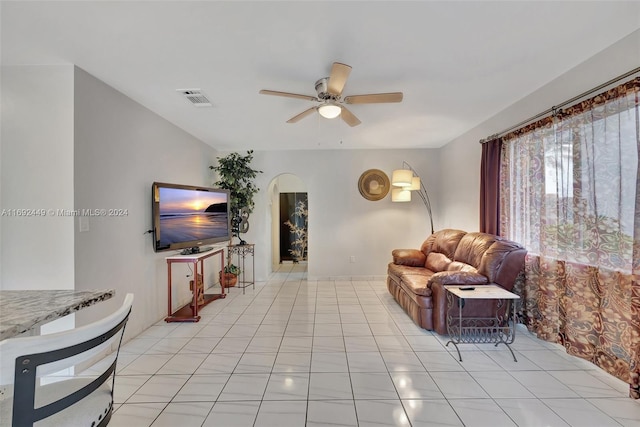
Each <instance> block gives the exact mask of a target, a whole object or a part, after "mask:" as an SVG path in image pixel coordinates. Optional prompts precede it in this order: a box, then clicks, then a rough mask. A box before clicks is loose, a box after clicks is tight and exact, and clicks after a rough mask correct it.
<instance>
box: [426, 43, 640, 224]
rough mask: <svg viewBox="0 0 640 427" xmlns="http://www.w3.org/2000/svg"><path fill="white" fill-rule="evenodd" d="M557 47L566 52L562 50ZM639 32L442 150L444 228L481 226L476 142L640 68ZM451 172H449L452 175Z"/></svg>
mask: <svg viewBox="0 0 640 427" xmlns="http://www.w3.org/2000/svg"><path fill="white" fill-rule="evenodd" d="M558 48H562V47H561V46H559V47H558ZM638 58H640V30H638V31H635V32H634V33H632V34H630V35H629V36H628V37H625V38H624V39H622V40H620V41H619V42H617V43H615V44H614V45H612V46H610V47H609V48H607V49H605V50H603V51H602V52H600V53H599V54H597V55H595V56H593V57H592V58H590V59H588V60H586V61H584V62H583V63H581V64H579V65H577V66H576V67H575V68H573V69H572V70H570V71H568V72H567V73H565V74H563V75H562V76H560V77H558V78H557V79H555V80H553V81H552V82H550V83H549V84H547V85H545V86H544V87H542V88H540V89H539V90H537V91H535V92H533V93H532V94H530V95H529V96H527V97H525V98H523V99H522V100H520V101H519V102H517V103H515V104H513V105H511V106H510V107H508V108H507V109H505V110H504V111H502V112H501V113H499V114H496V115H495V116H494V117H492V118H491V119H489V120H487V121H486V122H484V123H482V124H480V125H478V126H477V127H475V128H473V129H471V130H470V131H469V132H467V133H465V134H464V135H462V136H460V137H459V138H456V139H455V140H453V141H451V142H450V143H449V144H447V145H446V146H444V147H443V148H442V149H441V150H440V167H441V168H442V171H443V174H442V179H441V180H440V181H439V183H440V188H439V194H440V195H441V198H440V203H438V205H437V208H436V209H438V217H439V218H441V223H440V225H441V226H442V227H454V228H461V229H464V230H468V231H472V230H478V228H479V219H480V216H479V210H480V197H479V194H480V157H481V152H482V148H481V146H480V144H479V143H478V141H479V140H480V139H482V138H486V137H487V136H489V135H492V134H495V133H497V132H500V131H502V130H504V129H507V128H509V127H510V126H513V125H515V124H517V123H520V122H521V121H523V120H526V119H528V118H529V117H532V116H534V115H536V114H539V113H541V112H543V111H545V110H547V109H549V108H551V107H552V106H554V105H559V104H560V103H562V102H564V101H566V100H569V99H571V98H573V97H575V96H578V95H580V94H581V93H584V92H586V91H588V90H590V89H591V88H593V87H596V86H599V85H601V84H603V83H605V82H607V81H609V80H611V79H613V78H615V77H617V76H619V75H622V74H624V73H626V72H628V71H630V70H632V69H634V68H636V67H638V65H639V62H638ZM449 171H451V172H449Z"/></svg>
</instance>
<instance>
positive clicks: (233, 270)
mask: <svg viewBox="0 0 640 427" xmlns="http://www.w3.org/2000/svg"><path fill="white" fill-rule="evenodd" d="M218 274H219V275H220V285H221V286H224V287H225V288H229V287H232V286H235V285H236V284H237V283H238V275H239V274H240V268H239V267H238V266H237V265H234V264H227V265H225V266H224V268H223V269H222V270H220V272H219V273H218Z"/></svg>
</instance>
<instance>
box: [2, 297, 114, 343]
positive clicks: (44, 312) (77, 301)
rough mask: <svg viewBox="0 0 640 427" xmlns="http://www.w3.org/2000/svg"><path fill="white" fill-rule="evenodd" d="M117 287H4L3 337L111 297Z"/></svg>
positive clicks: (32, 327) (13, 334)
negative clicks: (21, 288) (75, 288)
mask: <svg viewBox="0 0 640 427" xmlns="http://www.w3.org/2000/svg"><path fill="white" fill-rule="evenodd" d="M114 295H115V291H114V290H113V289H107V290H92V291H74V290H71V289H68V290H24V291H5V290H2V291H0V340H4V339H7V338H11V337H15V336H17V335H19V334H22V333H24V332H27V331H29V330H31V329H34V328H36V327H38V326H40V325H42V324H43V323H47V322H50V321H52V320H55V319H58V318H60V317H63V316H66V315H67V314H69V313H73V312H74V311H78V310H80V309H82V308H84V307H88V306H90V305H93V304H96V303H98V302H100V301H104V300H107V299H109V298H111V297H113V296H114Z"/></svg>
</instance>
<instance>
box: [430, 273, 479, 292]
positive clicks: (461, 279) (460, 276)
mask: <svg viewBox="0 0 640 427" xmlns="http://www.w3.org/2000/svg"><path fill="white" fill-rule="evenodd" d="M435 283H438V284H440V285H486V284H487V283H489V280H488V279H487V277H486V276H483V275H482V274H480V273H472V272H466V271H441V272H439V273H435V274H434V275H433V276H431V278H430V279H429V283H428V287H429V289H431V286H432V285H433V284H435Z"/></svg>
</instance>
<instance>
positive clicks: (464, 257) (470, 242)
mask: <svg viewBox="0 0 640 427" xmlns="http://www.w3.org/2000/svg"><path fill="white" fill-rule="evenodd" d="M496 238H497V236H494V235H492V234H486V233H477V232H474V233H467V234H465V235H464V236H463V237H462V239H460V243H459V244H458V247H457V248H456V252H455V254H454V255H453V260H454V261H459V262H463V263H465V264H469V265H471V266H473V267H475V268H478V267H480V261H481V260H482V256H483V255H484V253H485V252H486V251H487V249H489V247H490V246H491V245H493V243H494V242H495V241H496Z"/></svg>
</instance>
